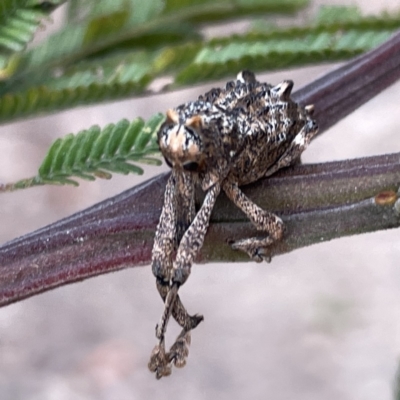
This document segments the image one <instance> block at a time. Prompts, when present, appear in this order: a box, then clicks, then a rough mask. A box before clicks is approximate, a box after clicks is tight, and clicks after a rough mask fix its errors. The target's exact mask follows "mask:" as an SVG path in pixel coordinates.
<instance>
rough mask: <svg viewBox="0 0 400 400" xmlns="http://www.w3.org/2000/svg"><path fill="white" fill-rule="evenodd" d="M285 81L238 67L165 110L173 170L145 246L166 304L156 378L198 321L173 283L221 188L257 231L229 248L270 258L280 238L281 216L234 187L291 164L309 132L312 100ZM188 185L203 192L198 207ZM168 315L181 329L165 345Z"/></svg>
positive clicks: (184, 273) (313, 127)
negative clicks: (221, 83) (295, 96)
mask: <svg viewBox="0 0 400 400" xmlns="http://www.w3.org/2000/svg"><path fill="white" fill-rule="evenodd" d="M292 87H293V82H292V81H289V80H286V81H283V82H282V83H280V84H279V85H277V86H271V85H269V84H267V83H260V82H258V81H257V80H256V78H255V76H254V74H253V73H252V72H250V71H242V72H241V73H239V75H238V77H237V79H236V80H235V81H231V82H228V83H227V84H226V86H225V88H217V89H212V90H210V91H209V92H208V93H206V94H204V95H202V96H200V97H199V98H198V100H196V101H193V102H188V103H185V104H182V105H180V106H179V107H177V108H175V109H172V110H169V111H168V112H167V118H166V121H165V122H164V124H163V125H162V126H161V128H160V130H159V132H158V143H159V146H160V150H161V152H162V154H163V156H164V158H165V161H166V163H167V164H168V165H169V166H170V167H171V168H172V173H171V176H170V178H169V180H168V183H167V186H166V190H165V197H164V206H163V209H162V212H161V216H160V221H159V224H158V226H157V231H156V235H155V240H154V246H153V251H152V270H153V274H154V275H155V277H156V284H157V289H158V291H159V293H160V295H161V297H162V299H163V301H164V303H165V308H164V312H163V315H162V317H161V320H160V322H159V324H158V325H157V326H156V337H157V339H158V341H159V342H158V344H157V345H156V347H155V348H154V350H153V352H152V354H151V358H150V361H149V365H148V367H149V369H150V371H152V372H154V373H155V375H156V377H157V378H158V379H159V378H161V377H163V376H168V375H170V373H171V370H172V365H175V366H176V367H183V366H184V365H185V363H186V357H187V356H188V353H189V345H190V340H191V336H190V335H191V330H192V329H194V328H195V327H196V326H197V325H198V324H199V323H200V322H201V321H202V320H203V316H201V315H189V314H188V312H187V311H186V309H185V307H184V306H183V304H182V302H181V299H180V297H179V295H178V289H179V287H180V286H181V285H183V284H184V283H185V282H186V280H187V278H188V277H189V275H190V270H191V266H192V263H193V260H194V259H195V257H196V256H197V254H198V252H199V251H200V249H201V247H202V245H203V241H204V236H205V234H206V231H207V228H208V224H209V219H210V215H211V211H212V209H213V207H214V204H215V201H216V199H217V196H218V194H219V193H220V191H221V190H223V191H224V192H225V193H226V195H227V196H228V198H229V199H230V200H231V201H233V203H234V204H236V206H238V207H239V208H240V209H241V210H242V211H243V212H244V213H245V214H246V216H247V217H248V218H249V219H250V221H251V222H252V223H253V224H254V226H255V227H256V229H257V230H259V231H262V232H263V233H264V237H252V238H245V239H241V240H239V241H236V242H234V243H233V244H232V247H233V248H234V249H237V250H241V251H244V252H246V253H247V254H248V255H249V256H250V257H251V258H252V259H253V260H255V261H257V262H260V261H262V260H264V259H265V260H269V253H268V246H269V245H271V243H273V242H274V241H276V240H279V239H281V238H282V235H283V222H282V220H281V219H280V218H279V217H278V216H276V215H274V214H272V213H271V212H268V211H266V210H263V209H261V208H260V207H258V206H257V205H256V204H254V203H253V202H252V201H251V200H250V199H248V198H247V197H246V196H245V195H244V194H243V193H242V191H241V190H240V189H239V186H241V185H245V184H248V183H251V182H254V181H256V180H258V179H260V178H262V177H265V176H269V175H272V174H273V173H274V172H276V171H277V170H279V169H280V168H283V167H286V166H288V165H290V164H292V163H293V162H294V161H296V160H297V159H298V158H299V157H300V154H301V153H302V152H303V151H304V150H305V148H306V147H307V145H308V144H309V143H310V141H311V139H312V138H313V137H314V136H315V135H316V133H317V131H318V126H317V123H316V121H315V120H313V119H312V117H311V115H312V112H313V106H312V105H309V106H306V107H302V106H300V105H299V104H297V103H296V102H294V101H293V100H292V99H291V98H290V93H291V90H292ZM195 185H200V186H201V188H202V190H203V191H204V192H205V198H204V202H203V204H202V206H201V207H200V209H199V211H198V212H197V214H196V213H195V207H194V187H195ZM174 255H175V260H173V257H174ZM171 315H172V316H173V318H174V319H175V320H176V321H177V322H178V324H179V325H180V326H181V327H182V331H181V333H180V334H179V336H178V337H177V339H176V341H175V343H174V344H173V345H172V347H171V348H170V350H169V351H168V352H167V351H166V349H165V332H166V328H167V324H168V320H169V318H170V316H171Z"/></svg>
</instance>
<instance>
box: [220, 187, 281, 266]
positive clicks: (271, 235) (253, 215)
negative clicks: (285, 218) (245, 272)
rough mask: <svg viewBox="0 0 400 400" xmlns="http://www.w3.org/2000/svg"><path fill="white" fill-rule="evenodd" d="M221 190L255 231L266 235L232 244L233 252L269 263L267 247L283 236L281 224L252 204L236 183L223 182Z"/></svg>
mask: <svg viewBox="0 0 400 400" xmlns="http://www.w3.org/2000/svg"><path fill="white" fill-rule="evenodd" d="M222 188H223V190H224V192H225V193H226V195H227V196H228V197H229V199H230V200H231V201H232V202H233V203H235V204H236V206H238V207H239V208H240V209H241V210H242V211H243V212H244V213H245V214H246V215H247V217H248V218H249V219H250V221H251V222H252V223H253V225H254V226H255V227H256V228H257V230H260V231H263V232H266V233H268V236H266V237H252V238H246V239H241V240H238V241H236V242H234V243H233V244H232V248H233V249H235V250H242V251H244V252H246V253H247V254H248V255H249V256H250V257H251V258H252V259H253V260H254V261H257V262H261V261H263V260H266V261H270V256H269V253H268V249H267V248H268V246H269V245H271V244H272V243H274V242H275V241H276V240H280V239H281V238H282V235H283V222H282V220H281V219H280V218H279V217H278V216H276V215H275V214H273V213H271V212H269V211H266V210H263V209H262V208H260V207H259V206H257V205H256V204H255V203H253V202H252V201H251V200H250V199H249V198H248V197H247V196H246V195H245V194H244V193H243V192H242V191H241V190H240V189H239V187H238V186H237V184H236V183H234V182H230V181H228V180H227V181H225V182H224V183H223V185H222Z"/></svg>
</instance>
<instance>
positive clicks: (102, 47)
mask: <svg viewBox="0 0 400 400" xmlns="http://www.w3.org/2000/svg"><path fill="white" fill-rule="evenodd" d="M305 4H306V3H305V0H285V1H284V2H283V1H277V0H262V1H261V0H252V1H247V0H246V1H245V0H240V1H235V2H234V3H233V2H231V1H227V0H213V1H205V2H201V3H199V2H198V1H195V0H185V1H175V0H169V1H165V2H164V1H161V0H149V1H148V2H145V4H144V2H142V1H139V0H114V1H111V0H103V1H102V2H101V3H99V2H97V1H94V0H86V1H83V2H82V1H72V2H71V7H72V9H71V14H70V15H69V17H70V23H69V24H68V25H67V26H66V27H65V28H63V29H62V30H60V31H59V32H57V33H55V34H53V35H51V36H50V37H49V38H48V40H47V41H45V42H44V43H42V44H40V45H38V46H37V47H35V48H33V49H31V50H29V51H28V52H26V53H25V54H23V55H22V56H21V57H19V58H18V59H17V61H16V62H15V63H14V64H15V66H14V69H13V72H12V74H11V76H10V77H9V78H8V79H7V80H5V81H4V82H3V84H1V83H0V121H4V122H6V121H10V120H12V119H15V118H21V117H25V116H30V115H36V114H39V113H43V112H51V111H57V110H61V109H65V108H71V107H73V106H77V105H82V104H92V103H96V102H101V101H104V100H112V99H120V98H123V97H127V96H132V95H139V94H142V93H143V92H145V91H146V90H147V89H148V87H149V85H150V84H151V83H152V82H153V81H154V80H155V79H156V78H158V77H160V76H163V75H166V74H168V75H172V77H173V85H171V88H172V87H176V86H182V85H189V84H193V83H197V82H204V81H207V80H212V79H220V78H224V77H231V76H234V75H235V74H236V73H237V71H238V70H240V69H243V68H249V67H250V68H251V69H253V70H255V71H257V70H263V71H265V70H266V69H277V68H283V67H292V66H296V65H305V64H312V63H317V62H321V61H327V60H343V59H346V58H349V57H352V56H355V55H358V54H360V53H362V52H365V51H367V50H370V49H371V48H373V47H375V46H377V45H379V44H380V43H382V42H383V41H384V40H386V39H387V38H388V37H389V36H390V35H391V34H392V32H393V31H394V30H395V29H397V28H399V27H400V13H397V14H396V13H394V14H391V15H386V14H383V15H380V16H366V17H365V16H362V15H361V13H360V12H359V10H358V9H357V8H354V7H346V8H343V7H339V8H338V7H324V8H322V9H321V10H320V12H319V14H318V15H317V17H316V18H315V19H314V20H313V21H311V22H310V23H309V24H307V25H302V26H298V25H294V26H288V27H285V28H280V27H274V26H272V24H271V22H265V21H263V22H260V21H259V22H258V23H257V24H253V25H252V26H251V27H250V29H249V30H248V31H247V32H245V33H243V34H240V35H237V34H232V35H229V36H227V37H221V38H218V37H216V38H212V39H205V38H204V37H203V36H202V33H201V30H200V28H201V24H200V22H201V23H203V22H204V20H205V18H206V16H208V17H209V18H210V19H211V20H214V21H216V20H217V21H219V20H223V19H226V18H228V17H229V16H230V17H232V15H234V16H236V15H237V14H238V13H241V14H242V15H243V16H246V15H247V16H252V15H254V13H255V12H256V13H258V14H261V13H267V12H271V11H275V12H276V11H280V12H282V13H283V12H286V13H290V12H293V11H296V10H298V9H299V8H300V7H304V6H305ZM210 14H212V15H210Z"/></svg>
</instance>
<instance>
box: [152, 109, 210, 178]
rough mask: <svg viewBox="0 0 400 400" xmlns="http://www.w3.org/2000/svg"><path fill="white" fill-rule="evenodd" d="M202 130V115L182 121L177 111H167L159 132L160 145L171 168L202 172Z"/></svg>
mask: <svg viewBox="0 0 400 400" xmlns="http://www.w3.org/2000/svg"><path fill="white" fill-rule="evenodd" d="M201 129H202V118H201V116H200V115H194V116H192V117H190V118H188V119H186V120H185V121H182V120H181V119H180V118H179V114H178V113H177V112H176V111H175V110H168V111H167V119H166V121H165V122H164V124H163V125H162V127H161V129H160V131H159V132H158V144H159V146H160V150H161V153H162V154H163V156H164V159H165V161H166V163H167V164H168V165H169V166H170V167H171V168H179V169H184V170H186V171H192V172H200V170H201V169H202V166H203V164H204V156H203V139H202V133H201Z"/></svg>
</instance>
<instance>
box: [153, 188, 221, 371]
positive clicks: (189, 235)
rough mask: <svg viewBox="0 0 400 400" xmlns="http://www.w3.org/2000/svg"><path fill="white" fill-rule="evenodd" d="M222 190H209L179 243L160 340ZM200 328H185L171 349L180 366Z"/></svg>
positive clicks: (171, 356) (160, 326) (161, 323)
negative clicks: (191, 338)
mask: <svg viewBox="0 0 400 400" xmlns="http://www.w3.org/2000/svg"><path fill="white" fill-rule="evenodd" d="M220 190H221V187H220V185H219V184H218V183H216V184H215V185H214V186H212V187H211V188H210V189H209V190H208V191H207V194H206V196H205V199H204V202H203V204H202V206H201V208H200V210H199V212H198V213H197V215H196V217H195V218H194V220H193V222H192V224H191V225H190V227H189V228H188V229H187V231H186V232H185V234H184V235H183V237H182V240H181V242H180V244H179V248H178V252H177V256H176V261H175V263H174V265H173V271H172V276H171V282H172V284H171V289H170V291H169V292H168V295H167V298H166V300H165V309H164V313H163V316H162V317H161V321H160V324H159V325H158V328H157V335H158V336H159V337H163V336H164V334H165V329H166V326H167V323H168V319H169V317H170V315H171V312H172V311H173V306H174V303H175V302H176V299H177V297H178V290H179V287H180V286H182V285H183V284H184V283H185V282H186V280H187V278H188V277H189V275H190V270H191V266H192V263H193V260H194V258H195V257H196V256H197V254H198V252H199V250H200V249H201V247H202V245H203V242H204V237H205V234H206V232H207V228H208V224H209V220H210V216H211V212H212V209H213V207H214V204H215V201H216V199H217V197H218V194H219V192H220ZM195 317H196V316H195ZM197 318H198V320H199V321H198V322H200V321H201V320H202V319H203V317H202V316H197ZM196 326H197V324H196ZM196 326H195V324H192V326H190V325H188V326H185V327H183V330H182V332H181V334H180V335H179V336H178V338H177V339H176V341H175V343H174V344H173V346H172V347H171V349H170V352H169V357H170V360H171V361H173V362H174V364H175V365H176V366H177V367H182V366H184V365H185V363H186V357H187V355H188V345H189V343H190V331H191V330H192V329H194V328H195V327H196Z"/></svg>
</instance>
